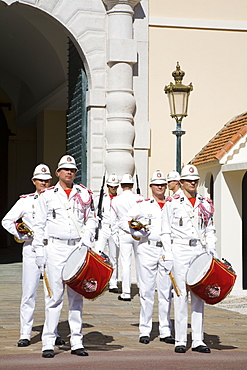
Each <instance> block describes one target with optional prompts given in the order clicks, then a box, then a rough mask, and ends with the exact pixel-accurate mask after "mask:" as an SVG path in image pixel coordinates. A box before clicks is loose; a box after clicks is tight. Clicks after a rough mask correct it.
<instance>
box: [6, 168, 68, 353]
mask: <svg viewBox="0 0 247 370" xmlns="http://www.w3.org/2000/svg"><path fill="white" fill-rule="evenodd" d="M51 179H52V177H51V174H50V169H49V167H48V166H46V165H45V164H39V165H38V166H37V167H36V168H35V170H34V173H33V178H32V182H33V184H34V186H35V188H36V191H35V193H32V194H25V195H21V196H20V199H19V200H18V201H17V202H16V203H15V205H14V206H13V207H12V208H11V210H10V211H9V212H8V213H7V214H6V216H5V217H4V218H3V220H2V225H3V227H4V228H5V229H6V230H7V231H8V232H9V233H11V234H12V235H14V237H16V238H17V240H18V241H19V242H20V243H21V242H24V244H23V249H22V299H21V306H20V340H19V341H18V347H27V346H29V345H30V337H31V332H32V326H33V320H34V310H35V300H36V293H37V289H38V286H39V281H40V270H39V268H38V266H37V265H36V263H35V256H36V255H35V253H34V249H33V246H32V242H33V237H32V236H31V235H27V234H25V235H24V234H21V233H19V232H18V231H17V229H16V221H17V220H19V219H22V221H23V222H24V223H25V224H26V225H27V227H28V228H29V229H30V231H31V232H30V234H32V231H33V224H34V220H35V213H36V204H37V201H38V197H39V194H40V192H41V190H43V189H45V188H48V187H49V186H50V183H51ZM45 294H46V295H47V291H46V289H45ZM56 336H57V334H56ZM56 344H57V345H62V344H65V342H64V340H62V339H61V338H60V337H58V336H57V339H56Z"/></svg>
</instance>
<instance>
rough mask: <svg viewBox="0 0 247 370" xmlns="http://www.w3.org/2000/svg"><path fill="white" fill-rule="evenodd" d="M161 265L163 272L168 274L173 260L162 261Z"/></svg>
mask: <svg viewBox="0 0 247 370" xmlns="http://www.w3.org/2000/svg"><path fill="white" fill-rule="evenodd" d="M163 266H164V268H165V272H166V273H167V274H170V272H171V270H172V268H173V261H172V260H167V261H164V262H163Z"/></svg>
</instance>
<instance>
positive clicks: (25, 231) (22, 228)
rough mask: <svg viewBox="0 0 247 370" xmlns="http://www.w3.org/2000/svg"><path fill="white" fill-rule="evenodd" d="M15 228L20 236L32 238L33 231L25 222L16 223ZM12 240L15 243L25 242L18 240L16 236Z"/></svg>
mask: <svg viewBox="0 0 247 370" xmlns="http://www.w3.org/2000/svg"><path fill="white" fill-rule="evenodd" d="M15 227H16V230H17V231H18V232H19V233H20V234H22V235H27V236H28V237H29V238H32V237H33V231H32V230H31V229H30V228H29V227H28V226H27V225H26V224H25V222H16V223H15ZM14 239H15V241H16V242H17V243H24V242H25V240H22V239H19V238H18V237H17V236H14Z"/></svg>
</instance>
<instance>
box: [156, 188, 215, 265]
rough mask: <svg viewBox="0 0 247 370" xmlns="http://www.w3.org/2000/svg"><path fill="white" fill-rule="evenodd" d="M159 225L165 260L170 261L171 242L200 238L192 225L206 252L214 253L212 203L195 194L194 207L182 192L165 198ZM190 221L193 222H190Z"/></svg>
mask: <svg viewBox="0 0 247 370" xmlns="http://www.w3.org/2000/svg"><path fill="white" fill-rule="evenodd" d="M166 200H167V202H166V204H165V207H164V212H163V215H162V225H161V240H162V243H163V246H164V249H165V256H166V259H167V260H168V259H172V257H171V252H172V242H173V241H175V242H176V243H179V241H181V243H182V242H183V240H185V241H186V240H191V239H197V240H199V239H200V237H199V235H198V232H197V230H196V228H195V227H194V226H193V222H194V224H195V225H196V226H197V229H198V230H199V233H200V236H201V239H202V240H203V242H204V243H205V248H206V249H207V250H208V251H215V245H216V241H217V239H216V236H215V227H214V224H213V213H214V208H213V205H212V201H211V200H210V199H208V198H204V197H203V196H201V195H199V194H196V202H195V205H194V207H193V206H192V204H191V203H190V201H189V200H188V198H187V197H186V196H185V195H184V193H183V192H181V193H179V194H174V195H173V196H171V197H167V198H166ZM192 220H194V221H193V222H192Z"/></svg>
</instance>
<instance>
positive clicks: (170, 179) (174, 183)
mask: <svg viewBox="0 0 247 370" xmlns="http://www.w3.org/2000/svg"><path fill="white" fill-rule="evenodd" d="M166 178H167V185H168V189H169V190H170V191H171V194H175V193H179V192H180V191H181V187H180V182H179V180H180V175H179V173H178V172H177V171H174V170H173V171H170V172H169V173H168V175H167V177H166Z"/></svg>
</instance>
